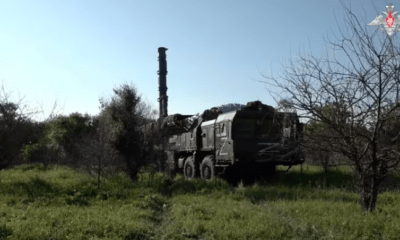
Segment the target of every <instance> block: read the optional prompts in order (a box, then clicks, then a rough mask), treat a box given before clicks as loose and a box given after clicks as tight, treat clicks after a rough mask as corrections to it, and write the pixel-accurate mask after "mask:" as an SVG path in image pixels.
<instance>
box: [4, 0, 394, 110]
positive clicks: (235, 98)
mask: <svg viewBox="0 0 400 240" xmlns="http://www.w3.org/2000/svg"><path fill="white" fill-rule="evenodd" d="M344 3H345V4H346V5H347V6H350V5H351V8H352V10H353V12H354V13H355V14H356V16H357V17H359V18H360V20H361V21H365V24H367V23H368V22H370V21H372V20H373V19H374V18H375V17H376V15H377V14H378V12H377V11H379V13H380V12H381V11H384V10H385V6H386V4H387V3H389V2H387V1H373V2H372V1H365V0H364V1H363V0H353V1H344ZM393 4H394V6H395V11H396V10H397V11H398V10H400V1H393ZM343 13H344V11H343V9H342V7H341V4H340V2H339V1H336V0H325V1H324V0H306V1H298V0H286V1H267V0H264V1H261V0H259V1H244V0H241V1H235V0H221V1H210V0H202V1H198V0H196V1H195V0H181V1H177V0H171V1H161V0H159V1H155V0H148V1H119V0H114V1H104V0H96V1H88V0H79V1H56V0H49V1H36V0H35V1H30V0H29V1H28V0H25V1H14V0H4V1H1V2H0V80H1V81H3V83H4V86H5V88H6V91H12V92H13V97H14V98H17V97H18V93H19V94H21V95H22V96H25V99H26V100H27V101H28V104H29V105H31V106H32V107H34V106H37V105H38V103H39V104H42V105H43V106H44V107H45V109H46V110H47V111H50V108H51V106H52V104H53V103H54V101H55V100H58V102H59V104H60V105H62V106H64V110H63V112H62V113H64V114H69V113H72V112H80V113H89V114H97V113H98V112H99V97H102V96H111V94H112V89H113V88H114V87H116V86H118V85H120V84H122V83H125V82H128V83H130V82H133V83H134V84H135V85H136V86H137V88H138V90H139V92H141V93H142V94H143V96H144V97H145V98H146V99H148V100H149V101H150V102H151V103H152V104H153V105H154V107H155V108H157V109H158V102H157V98H158V75H157V71H158V52H157V49H158V47H166V48H168V49H169V50H168V51H167V66H168V75H167V86H168V92H167V94H168V96H169V102H168V113H169V114H173V113H182V114H195V113H198V112H202V111H203V110H205V109H208V108H211V107H213V106H218V105H221V104H226V103H241V104H245V103H247V102H248V101H255V100H261V101H262V102H263V103H266V104H269V105H272V106H275V105H276V104H275V102H274V101H273V99H272V98H271V97H270V96H269V94H268V92H267V90H266V89H265V87H266V86H264V85H263V84H261V83H258V82H256V81H253V80H263V78H262V76H261V74H260V72H261V73H264V74H270V70H271V69H273V71H274V74H279V73H280V72H281V71H282V68H281V64H282V63H284V62H285V61H287V60H288V59H289V58H291V57H296V55H298V54H299V52H304V51H310V49H311V51H312V52H313V53H314V54H317V55H318V54H321V53H322V52H323V51H324V44H323V37H324V36H325V37H326V36H330V37H332V36H333V33H336V34H337V33H338V31H337V29H338V27H337V23H336V20H335V15H336V18H337V19H338V23H339V25H341V26H342V24H343V23H342V19H343Z"/></svg>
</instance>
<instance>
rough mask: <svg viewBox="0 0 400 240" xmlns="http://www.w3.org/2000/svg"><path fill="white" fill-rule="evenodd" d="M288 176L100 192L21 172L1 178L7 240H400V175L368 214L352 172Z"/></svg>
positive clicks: (63, 173) (149, 181)
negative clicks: (250, 182) (360, 202)
mask: <svg viewBox="0 0 400 240" xmlns="http://www.w3.org/2000/svg"><path fill="white" fill-rule="evenodd" d="M283 169H284V168H281V169H279V171H278V173H277V174H276V176H274V177H273V178H271V179H267V180H266V181H265V182H263V183H257V184H255V185H252V186H248V187H244V186H243V185H239V186H238V187H231V186H229V185H228V184H227V183H226V182H225V181H223V180H219V179H214V180H212V181H210V182H204V181H201V180H194V181H186V180H184V179H183V177H182V176H180V175H178V176H177V177H176V178H175V179H174V181H173V183H172V185H171V184H168V185H167V181H165V179H164V178H163V176H162V174H158V173H157V174H156V175H154V176H153V177H152V176H151V175H150V174H149V173H146V172H145V173H143V174H142V175H141V177H140V181H138V182H136V183H132V182H130V180H129V179H128V178H127V177H126V176H125V175H123V174H121V175H118V176H115V177H113V178H110V179H108V180H106V181H104V184H103V185H102V189H101V190H97V188H96V186H97V183H96V178H95V177H91V176H89V175H85V174H82V173H79V172H77V171H74V170H71V169H69V168H66V167H61V166H53V167H51V168H48V169H45V168H43V167H42V166H41V165H23V166H19V167H17V168H14V169H9V170H3V171H0V239H400V211H399V205H400V204H399V202H400V201H399V200H400V191H399V190H397V183H398V182H399V180H400V178H399V177H398V176H393V177H391V179H390V180H389V181H388V182H387V183H386V187H387V190H386V191H385V192H384V193H382V194H381V195H380V196H379V200H378V207H377V209H376V211H375V212H373V213H370V214H368V213H363V212H362V211H361V209H360V207H359V206H358V204H357V201H358V194H357V193H356V192H355V191H354V187H353V183H352V178H351V175H350V174H351V173H350V172H349V170H348V169H346V168H342V169H337V170H332V172H330V173H328V174H324V173H323V172H322V169H321V168H319V167H316V166H302V167H299V166H297V167H293V168H292V169H291V170H290V171H289V172H284V171H283Z"/></svg>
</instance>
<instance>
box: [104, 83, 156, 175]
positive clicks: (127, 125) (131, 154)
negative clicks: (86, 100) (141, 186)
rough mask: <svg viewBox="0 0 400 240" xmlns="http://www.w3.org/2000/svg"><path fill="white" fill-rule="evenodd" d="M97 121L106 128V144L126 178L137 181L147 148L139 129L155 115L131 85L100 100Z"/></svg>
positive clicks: (119, 88) (126, 85)
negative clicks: (123, 167) (119, 158)
mask: <svg viewBox="0 0 400 240" xmlns="http://www.w3.org/2000/svg"><path fill="white" fill-rule="evenodd" d="M100 104H101V106H100V109H101V113H100V116H99V121H101V122H102V124H106V126H107V130H105V131H106V134H107V135H108V139H109V140H108V141H109V142H110V144H111V146H113V147H114V148H115V149H116V150H118V152H119V153H120V154H121V155H122V156H123V158H124V160H125V163H126V167H127V171H128V174H129V176H130V178H131V179H132V180H133V181H136V179H137V175H138V173H139V170H140V168H141V167H143V166H145V165H146V164H148V163H147V162H146V151H145V150H146V148H145V145H144V138H143V134H142V132H141V130H140V126H143V125H145V124H147V123H149V122H150V121H151V117H152V116H153V115H154V113H155V112H154V111H152V109H151V107H150V106H149V105H148V104H146V103H145V102H144V101H143V100H142V98H141V96H140V95H139V94H138V92H137V89H136V87H134V86H133V85H132V84H131V85H128V84H126V83H125V84H122V85H121V86H120V87H118V88H115V89H114V95H113V96H112V98H111V100H109V101H107V100H105V99H100Z"/></svg>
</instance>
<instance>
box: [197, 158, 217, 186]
mask: <svg viewBox="0 0 400 240" xmlns="http://www.w3.org/2000/svg"><path fill="white" fill-rule="evenodd" d="M213 160H214V157H213V156H207V157H205V158H204V159H203V162H202V163H201V165H200V175H201V179H203V180H206V181H209V180H211V178H213V177H215V174H216V171H215V166H214V161H213Z"/></svg>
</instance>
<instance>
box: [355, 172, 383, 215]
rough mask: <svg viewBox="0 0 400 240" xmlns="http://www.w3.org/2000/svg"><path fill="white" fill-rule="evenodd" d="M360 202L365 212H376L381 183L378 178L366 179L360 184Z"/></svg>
mask: <svg viewBox="0 0 400 240" xmlns="http://www.w3.org/2000/svg"><path fill="white" fill-rule="evenodd" d="M360 185H361V189H360V201H359V204H360V205H361V208H362V209H363V210H364V211H368V212H372V211H373V210H375V207H376V203H377V201H378V193H379V191H378V189H379V185H380V181H378V180H377V178H376V177H375V176H374V177H371V178H365V179H363V180H362V182H361V183H360Z"/></svg>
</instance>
